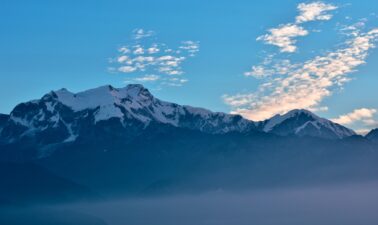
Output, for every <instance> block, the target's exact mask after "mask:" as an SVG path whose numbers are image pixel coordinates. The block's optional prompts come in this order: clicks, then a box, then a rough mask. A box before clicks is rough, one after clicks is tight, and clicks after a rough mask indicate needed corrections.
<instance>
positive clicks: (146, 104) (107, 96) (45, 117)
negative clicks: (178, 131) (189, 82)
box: [2, 84, 256, 143]
mask: <svg viewBox="0 0 378 225" xmlns="http://www.w3.org/2000/svg"><path fill="white" fill-rule="evenodd" d="M110 120H112V121H114V120H118V121H119V122H118V123H119V124H120V126H122V127H124V128H126V127H130V126H136V125H135V123H136V122H137V123H138V124H142V126H144V127H147V126H149V124H150V123H152V122H153V123H162V124H169V125H172V126H175V127H181V128H188V129H193V130H199V131H202V132H207V133H214V134H215V133H217V134H219V133H227V132H233V131H234V132H248V131H251V130H255V129H256V125H255V123H254V122H253V121H249V120H246V119H243V118H242V117H241V116H239V115H230V114H225V113H214V112H211V111H209V110H206V109H202V108H195V107H191V106H181V105H178V104H174V103H169V102H165V101H161V100H159V99H157V98H155V97H154V96H152V95H151V93H150V92H149V91H148V90H147V89H146V88H144V87H143V86H142V85H138V84H130V85H127V86H126V87H124V88H114V87H112V86H110V85H107V86H101V87H98V88H94V89H90V90H87V91H83V92H79V93H72V92H70V91H68V90H67V89H60V90H58V91H52V92H50V93H48V94H46V95H45V96H43V97H42V98H41V99H39V100H33V101H30V102H26V103H21V104H19V105H18V106H16V107H15V109H14V110H13V111H12V112H11V114H10V117H9V122H8V125H6V126H5V128H4V132H2V136H7V137H10V138H12V139H17V138H15V137H24V136H30V135H35V134H40V135H39V136H41V138H43V137H42V136H43V135H42V134H44V135H46V133H47V132H48V133H49V136H52V135H51V134H52V133H54V132H55V133H57V134H59V136H60V138H59V137H54V138H53V139H54V140H49V141H48V143H56V142H70V141H74V140H76V138H77V137H78V136H80V135H81V132H83V131H82V130H83V129H86V130H88V128H87V127H88V126H95V125H96V124H98V123H100V122H106V121H110ZM113 125H114V124H112V126H113Z"/></svg>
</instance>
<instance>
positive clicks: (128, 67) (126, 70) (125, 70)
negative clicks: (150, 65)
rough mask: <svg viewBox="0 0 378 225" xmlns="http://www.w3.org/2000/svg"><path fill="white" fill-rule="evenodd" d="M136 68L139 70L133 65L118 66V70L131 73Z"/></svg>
mask: <svg viewBox="0 0 378 225" xmlns="http://www.w3.org/2000/svg"><path fill="white" fill-rule="evenodd" d="M135 70H137V68H136V67H132V66H121V67H119V68H118V71H120V72H123V73H131V72H134V71H135Z"/></svg>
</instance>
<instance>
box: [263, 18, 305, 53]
mask: <svg viewBox="0 0 378 225" xmlns="http://www.w3.org/2000/svg"><path fill="white" fill-rule="evenodd" d="M306 35H308V31H307V30H305V29H304V28H303V27H301V26H298V25H296V24H284V25H280V26H279V27H278V28H272V29H269V34H265V35H262V36H260V37H258V38H257V40H258V41H259V40H262V41H264V42H265V43H266V44H271V45H275V46H277V47H279V48H280V51H281V52H295V51H296V49H297V47H296V46H295V43H296V42H297V41H296V40H295V39H294V38H295V37H298V36H306Z"/></svg>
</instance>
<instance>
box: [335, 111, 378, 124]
mask: <svg viewBox="0 0 378 225" xmlns="http://www.w3.org/2000/svg"><path fill="white" fill-rule="evenodd" d="M376 113H377V110H376V109H368V108H360V109H355V110H353V112H350V113H347V114H345V115H341V116H339V117H337V118H334V119H332V121H334V122H336V123H339V124H342V125H350V124H353V123H356V122H362V123H364V124H365V125H368V126H374V125H377V124H378V121H375V120H374V115H375V114H376Z"/></svg>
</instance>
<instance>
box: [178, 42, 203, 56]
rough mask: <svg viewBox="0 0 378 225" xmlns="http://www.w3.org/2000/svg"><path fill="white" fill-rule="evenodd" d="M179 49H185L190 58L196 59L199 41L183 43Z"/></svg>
mask: <svg viewBox="0 0 378 225" xmlns="http://www.w3.org/2000/svg"><path fill="white" fill-rule="evenodd" d="M179 49H183V50H185V51H187V52H188V53H189V56H192V57H194V56H195V55H196V54H197V52H198V51H199V42H198V41H183V42H182V45H181V46H180V47H179Z"/></svg>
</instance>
